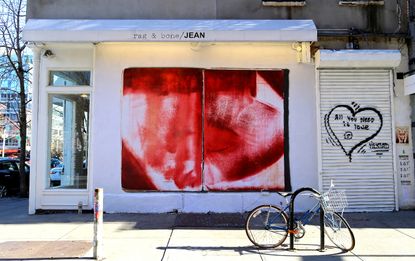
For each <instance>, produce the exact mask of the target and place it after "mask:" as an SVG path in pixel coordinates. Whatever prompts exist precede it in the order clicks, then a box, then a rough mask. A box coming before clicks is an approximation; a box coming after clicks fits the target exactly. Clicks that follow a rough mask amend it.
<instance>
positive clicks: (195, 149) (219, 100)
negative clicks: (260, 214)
mask: <svg viewBox="0 0 415 261" xmlns="http://www.w3.org/2000/svg"><path fill="white" fill-rule="evenodd" d="M285 77H286V74H285V71H282V70H276V71H256V70H202V69H190V68H131V69H126V70H125V71H124V86H123V98H122V106H123V108H122V128H121V129H122V172H121V173H122V179H121V180H122V187H123V189H124V190H127V191H139V190H154V191H201V190H202V189H205V190H211V191H235V190H238V191H243V190H246V191H252V190H264V189H265V190H285V189H287V188H286V184H288V183H287V178H289V176H287V171H286V170H285V168H284V166H285V161H284V137H285V135H284V123H285V121H284V113H285V112H284V95H285V94H284V90H285V87H286V79H285Z"/></svg>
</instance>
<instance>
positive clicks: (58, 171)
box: [49, 163, 64, 187]
mask: <svg viewBox="0 0 415 261" xmlns="http://www.w3.org/2000/svg"><path fill="white" fill-rule="evenodd" d="M63 170H64V166H63V163H60V164H59V165H57V166H56V167H54V168H52V169H51V170H50V173H49V177H50V186H51V187H55V186H60V184H61V175H62V174H63Z"/></svg>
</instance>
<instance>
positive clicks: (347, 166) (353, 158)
mask: <svg viewBox="0 0 415 261" xmlns="http://www.w3.org/2000/svg"><path fill="white" fill-rule="evenodd" d="M319 83H320V113H321V114H320V116H321V182H322V183H321V184H322V187H323V190H324V191H325V190H327V189H328V188H329V186H330V181H331V180H333V181H334V183H335V185H336V188H338V189H345V190H346V193H347V197H348V202H349V208H348V209H347V211H391V210H394V209H395V181H394V164H393V160H394V159H393V140H392V124H391V122H392V119H391V71H390V70H385V69H376V70H375V69H373V70H370V69H356V70H346V69H321V70H319Z"/></svg>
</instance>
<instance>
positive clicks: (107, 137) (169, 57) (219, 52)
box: [90, 43, 318, 212]
mask: <svg viewBox="0 0 415 261" xmlns="http://www.w3.org/2000/svg"><path fill="white" fill-rule="evenodd" d="M296 55H297V54H296V52H295V51H294V50H293V49H292V48H291V44H282V43H279V44H277V43H276V44H267V43H252V44H238V43H235V44H226V43H216V44H207V45H202V46H201V47H199V48H198V49H195V48H194V47H192V46H191V45H190V44H189V43H167V44H161V43H160V44H151V43H148V44H139V45H138V44H99V45H97V47H96V55H95V56H96V60H95V76H94V78H95V81H94V87H93V88H94V95H93V97H92V99H93V111H94V113H93V115H92V122H91V123H92V132H93V133H94V135H93V137H91V138H92V143H91V149H92V155H91V158H90V159H91V162H93V164H92V171H91V173H92V175H93V187H103V188H104V191H105V200H106V207H107V211H126V212H135V211H139V212H153V211H156V212H160V211H173V210H175V209H176V210H179V211H184V212H192V211H196V212H207V211H217V212H234V211H238V212H239V211H242V210H248V209H251V208H252V207H253V206H254V205H256V204H258V203H259V202H261V201H268V200H271V199H274V200H275V195H274V196H269V194H268V193H255V192H248V193H236V192H226V193H218V192H209V193H189V192H184V193H183V192H182V193H180V192H176V193H169V192H163V193H158V192H134V193H132V192H124V191H123V190H122V188H121V174H120V173H121V154H120V151H121V142H120V135H121V130H120V126H121V121H120V115H121V97H122V96H121V95H122V85H123V83H122V81H123V79H122V73H123V70H124V69H125V68H131V67H194V68H235V69H237V68H243V69H289V70H290V72H289V73H290V78H289V92H290V94H289V112H288V113H289V129H290V134H289V135H290V137H289V145H290V165H291V181H292V185H293V188H294V189H296V188H299V187H302V186H311V187H317V186H318V175H317V153H316V150H317V144H316V142H317V140H316V137H317V134H316V129H317V126H316V104H315V83H314V81H315V79H314V66H313V65H312V64H299V63H297V61H296ZM299 75H301V77H298V76H299ZM100 126H107V127H106V128H102V127H100ZM98 129H99V131H97V130H98ZM304 130H307V131H304ZM219 198H220V200H219ZM155 206H157V208H155Z"/></svg>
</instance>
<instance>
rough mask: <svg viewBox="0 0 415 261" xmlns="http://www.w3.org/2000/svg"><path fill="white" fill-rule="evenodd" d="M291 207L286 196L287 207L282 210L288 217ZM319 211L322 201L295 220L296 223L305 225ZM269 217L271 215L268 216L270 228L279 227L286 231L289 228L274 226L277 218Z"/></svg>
mask: <svg viewBox="0 0 415 261" xmlns="http://www.w3.org/2000/svg"><path fill="white" fill-rule="evenodd" d="M281 205H282V202H281ZM289 208H290V205H289V204H288V199H287V198H286V204H285V207H284V208H283V209H282V211H283V212H284V213H285V215H286V216H287V217H288V216H289V211H288V210H289ZM319 212H320V201H319V202H317V203H316V204H314V205H313V206H312V207H311V208H310V209H308V210H307V211H306V212H304V213H303V214H302V215H301V217H300V218H297V219H295V220H294V221H295V222H296V223H298V222H300V224H301V225H304V226H305V225H307V224H308V223H310V221H311V220H312V219H313V217H314V216H315V215H316V214H318V213H319ZM268 218H269V217H267V223H268V226H269V227H270V228H272V229H275V230H277V229H283V230H285V231H288V230H289V229H288V227H280V226H273V225H272V224H273V223H274V221H275V220H268Z"/></svg>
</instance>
